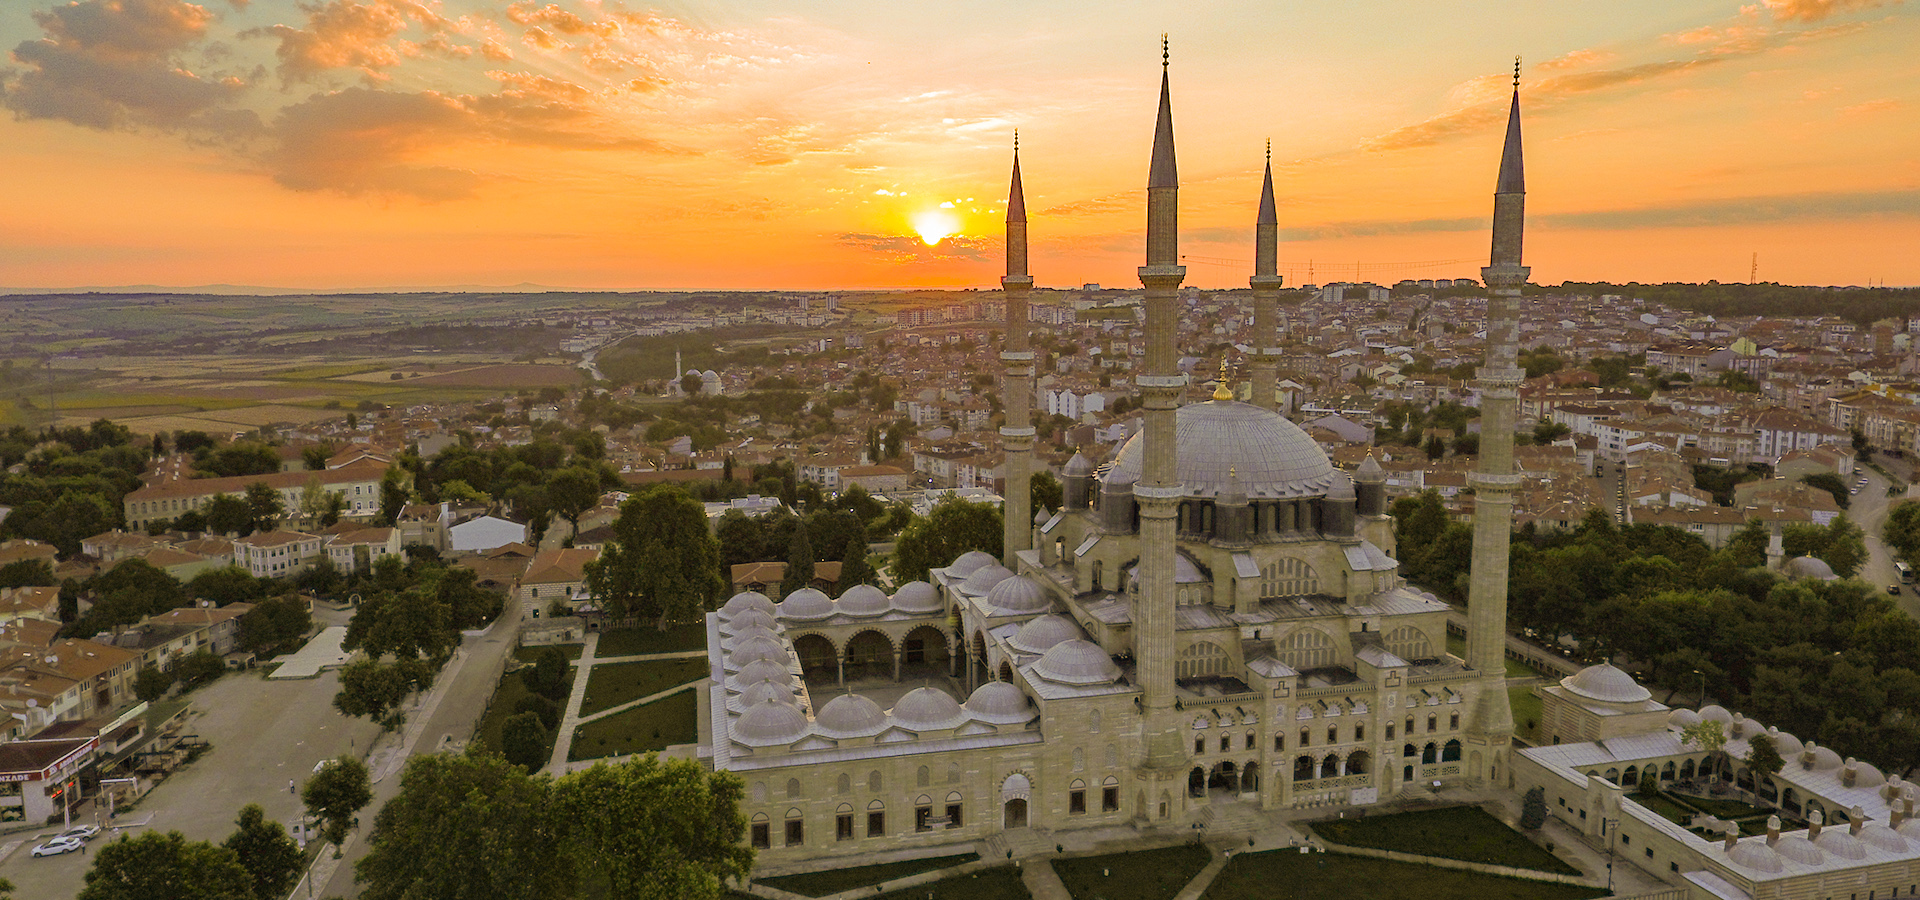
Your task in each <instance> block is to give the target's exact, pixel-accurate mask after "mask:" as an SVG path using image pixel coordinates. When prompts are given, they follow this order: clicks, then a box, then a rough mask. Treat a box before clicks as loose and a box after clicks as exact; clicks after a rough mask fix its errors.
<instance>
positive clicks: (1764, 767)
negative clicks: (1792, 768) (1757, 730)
mask: <svg viewBox="0 0 1920 900" xmlns="http://www.w3.org/2000/svg"><path fill="white" fill-rule="evenodd" d="M1743 762H1745V763H1746V764H1747V769H1748V771H1751V772H1752V773H1753V778H1754V780H1755V781H1764V780H1766V779H1768V778H1771V777H1773V776H1775V775H1778V774H1780V767H1781V766H1784V765H1786V760H1783V759H1781V758H1780V749H1779V748H1778V747H1775V746H1774V745H1773V738H1771V737H1768V736H1767V735H1765V734H1756V735H1754V736H1753V738H1752V739H1751V740H1749V741H1747V758H1746V759H1745V760H1743Z"/></svg>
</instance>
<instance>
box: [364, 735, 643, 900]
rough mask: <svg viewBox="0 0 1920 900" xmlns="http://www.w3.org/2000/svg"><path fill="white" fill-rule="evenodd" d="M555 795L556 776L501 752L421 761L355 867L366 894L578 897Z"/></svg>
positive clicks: (413, 762)
mask: <svg viewBox="0 0 1920 900" xmlns="http://www.w3.org/2000/svg"><path fill="white" fill-rule="evenodd" d="M552 793H553V788H552V782H550V781H548V780H546V779H544V778H538V779H537V778H533V777H530V776H529V775H528V774H527V772H526V770H525V769H522V768H520V767H519V766H516V765H513V764H512V763H509V762H507V761H506V759H504V758H503V757H500V756H495V755H487V754H468V755H465V756H456V755H452V754H445V753H441V754H430V755H425V756H415V757H413V758H412V759H410V760H408V761H407V768H406V771H405V773H404V774H402V775H401V778H400V792H399V793H398V794H396V795H395V796H394V798H393V799H392V800H390V801H388V803H387V805H386V806H384V807H382V808H381V810H380V813H379V815H377V816H375V817H374V821H373V831H372V832H371V833H370V834H369V835H368V840H367V842H368V845H369V850H368V852H367V855H366V856H365V857H364V858H363V859H361V860H360V861H359V862H357V863H355V864H354V879H355V881H357V882H358V883H359V884H360V885H362V890H361V893H360V896H361V898H363V900H469V898H475V897H486V898H489V900H567V898H571V897H573V896H574V888H575V885H576V884H577V883H578V878H577V877H576V875H575V868H574V861H573V859H572V858H571V857H570V856H569V855H568V854H567V853H566V852H565V847H564V845H563V844H562V841H561V835H562V833H563V830H564V828H565V819H564V818H563V817H562V816H561V815H560V814H559V812H558V810H557V809H556V808H555V804H554V803H553V802H552ZM614 896H619V895H618V894H616V895H614Z"/></svg>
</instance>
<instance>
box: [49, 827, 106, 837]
mask: <svg viewBox="0 0 1920 900" xmlns="http://www.w3.org/2000/svg"><path fill="white" fill-rule="evenodd" d="M99 836H100V826H98V825H75V826H73V827H72V828H69V829H67V830H65V831H62V832H60V833H59V834H56V835H54V837H55V838H56V839H58V838H78V839H80V840H83V841H90V840H93V839H94V838H96V837H99Z"/></svg>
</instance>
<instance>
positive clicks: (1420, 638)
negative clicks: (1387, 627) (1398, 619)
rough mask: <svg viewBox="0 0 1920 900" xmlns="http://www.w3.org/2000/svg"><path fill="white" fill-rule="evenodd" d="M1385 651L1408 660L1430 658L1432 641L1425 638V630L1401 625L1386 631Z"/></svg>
mask: <svg viewBox="0 0 1920 900" xmlns="http://www.w3.org/2000/svg"><path fill="white" fill-rule="evenodd" d="M1387 652H1388V653H1391V654H1393V655H1395V656H1398V657H1400V658H1401V659H1404V660H1408V661H1412V660H1416V659H1431V658H1432V657H1433V642H1432V641H1429V640H1427V635H1426V632H1424V631H1421V630H1420V629H1418V628H1415V627H1413V626H1411V625H1403V626H1401V627H1399V628H1395V629H1394V630H1392V631H1389V632H1387Z"/></svg>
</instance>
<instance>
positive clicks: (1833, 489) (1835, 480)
mask: <svg viewBox="0 0 1920 900" xmlns="http://www.w3.org/2000/svg"><path fill="white" fill-rule="evenodd" d="M1800 483H1801V484H1804V485H1806V486H1808V487H1814V488H1819V489H1820V490H1823V491H1826V492H1827V493H1828V494H1831V495H1833V502H1834V503H1835V504H1836V505H1838V506H1839V507H1840V508H1841V509H1846V508H1847V507H1848V506H1851V505H1852V501H1853V495H1852V494H1851V493H1849V492H1848V491H1847V483H1846V482H1844V481H1841V480H1840V476H1839V475H1836V474H1834V473H1832V472H1815V473H1813V474H1811V475H1802V476H1800Z"/></svg>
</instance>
